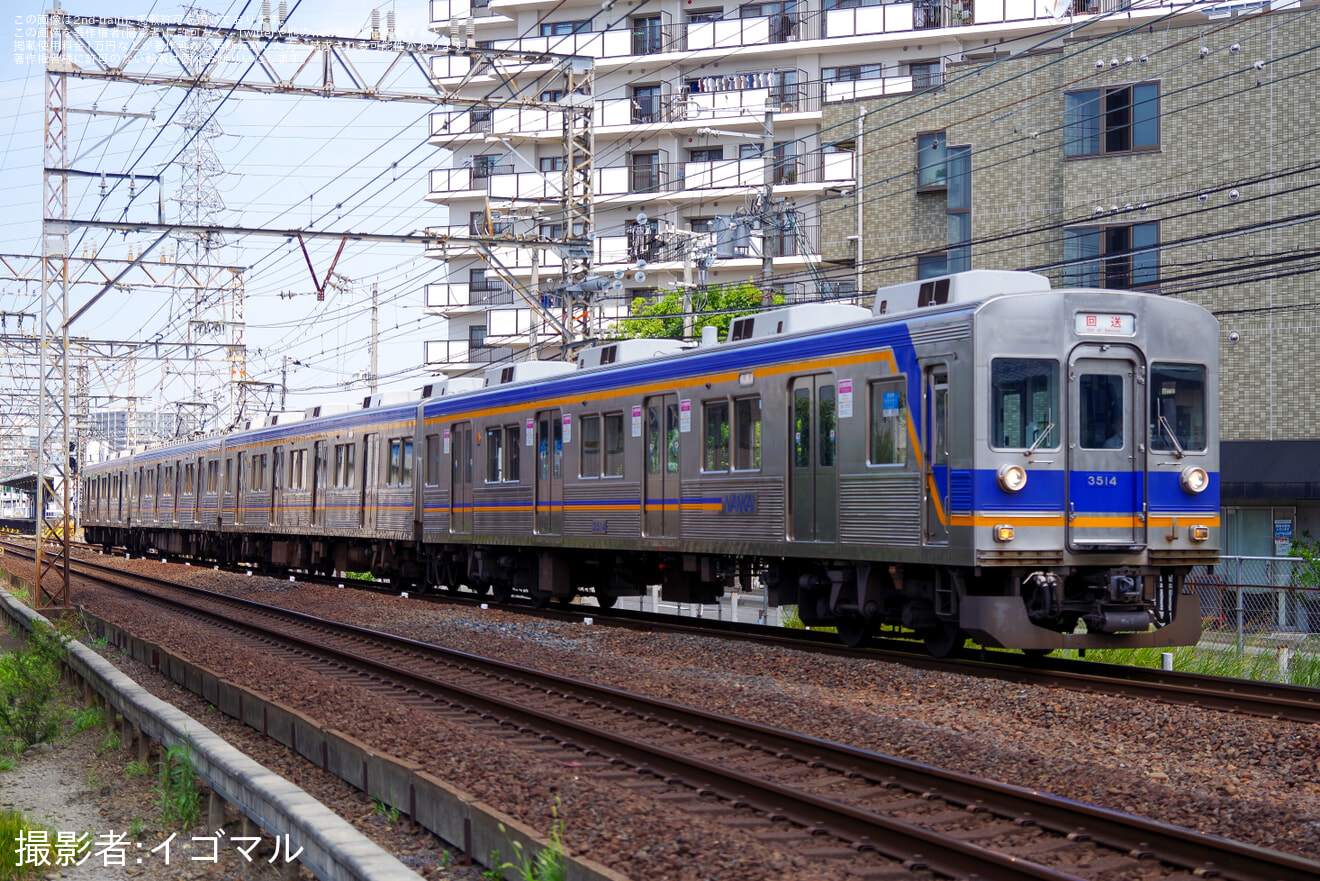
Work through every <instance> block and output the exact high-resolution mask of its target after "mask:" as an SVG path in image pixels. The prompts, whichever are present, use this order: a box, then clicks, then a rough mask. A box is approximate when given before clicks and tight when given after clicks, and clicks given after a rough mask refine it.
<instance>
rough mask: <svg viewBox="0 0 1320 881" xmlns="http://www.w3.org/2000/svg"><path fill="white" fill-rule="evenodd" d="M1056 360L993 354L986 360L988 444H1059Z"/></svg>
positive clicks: (1014, 447) (1010, 447)
mask: <svg viewBox="0 0 1320 881" xmlns="http://www.w3.org/2000/svg"><path fill="white" fill-rule="evenodd" d="M1058 415H1059V362H1057V361H1052V360H1049V359H1044V358H996V359H995V360H994V361H992V362H991V363H990V446H992V447H994V448H996V449H1008V450H1024V449H1027V448H1029V447H1031V446H1033V445H1035V444H1036V442H1037V441H1039V442H1040V444H1039V446H1038V447H1037V449H1040V448H1041V447H1044V448H1045V449H1055V448H1057V447H1058V446H1059V428H1058V424H1057V423H1058V421H1059V420H1058ZM1042 435H1045V436H1044V437H1043V438H1042Z"/></svg>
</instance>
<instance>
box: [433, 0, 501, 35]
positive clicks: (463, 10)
mask: <svg viewBox="0 0 1320 881" xmlns="http://www.w3.org/2000/svg"><path fill="white" fill-rule="evenodd" d="M469 14H470V15H471V16H472V17H473V18H483V17H485V16H489V15H497V14H498V13H495V12H491V10H490V0H431V28H432V29H435V28H437V27H440V26H441V25H448V24H449V22H451V21H452V20H454V19H456V18H458V19H466V18H467V17H468V15H469Z"/></svg>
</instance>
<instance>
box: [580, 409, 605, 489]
mask: <svg viewBox="0 0 1320 881" xmlns="http://www.w3.org/2000/svg"><path fill="white" fill-rule="evenodd" d="M578 433H579V434H580V435H581V441H580V443H581V445H582V466H581V468H580V469H579V473H580V474H581V476H583V477H600V417H599V416H583V417H581V418H579V419H578Z"/></svg>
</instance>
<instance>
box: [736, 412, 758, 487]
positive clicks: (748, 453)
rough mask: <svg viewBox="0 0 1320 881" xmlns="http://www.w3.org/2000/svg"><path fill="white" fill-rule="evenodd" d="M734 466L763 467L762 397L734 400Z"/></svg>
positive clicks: (747, 469)
mask: <svg viewBox="0 0 1320 881" xmlns="http://www.w3.org/2000/svg"><path fill="white" fill-rule="evenodd" d="M733 430H734V438H735V440H734V447H733V467H734V469H735V470H737V471H759V470H760V468H761V397H760V395H757V396H756V397H750V398H738V399H736V400H735V401H734V402H733Z"/></svg>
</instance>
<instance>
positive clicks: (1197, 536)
mask: <svg viewBox="0 0 1320 881" xmlns="http://www.w3.org/2000/svg"><path fill="white" fill-rule="evenodd" d="M1188 534H1189V535H1190V536H1191V539H1192V541H1207V540H1209V538H1210V527H1209V526H1193V527H1192V528H1191V529H1189V530H1188Z"/></svg>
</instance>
